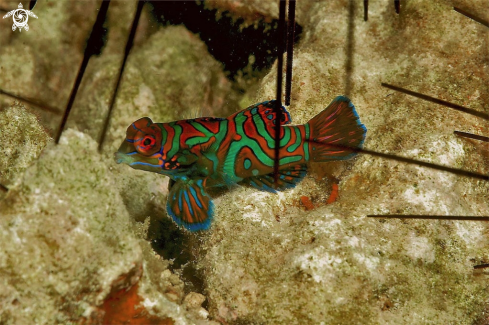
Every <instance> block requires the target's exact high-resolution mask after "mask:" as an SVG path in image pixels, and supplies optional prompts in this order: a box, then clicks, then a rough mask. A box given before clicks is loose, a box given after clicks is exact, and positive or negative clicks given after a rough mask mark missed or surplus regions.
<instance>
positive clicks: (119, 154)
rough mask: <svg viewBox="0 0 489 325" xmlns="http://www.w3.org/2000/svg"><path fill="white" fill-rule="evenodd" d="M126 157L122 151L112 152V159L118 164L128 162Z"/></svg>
mask: <svg viewBox="0 0 489 325" xmlns="http://www.w3.org/2000/svg"><path fill="white" fill-rule="evenodd" d="M128 158H129V157H128V156H127V155H126V154H123V153H122V152H119V151H117V152H116V153H114V160H115V162H116V163H118V164H129V161H128Z"/></svg>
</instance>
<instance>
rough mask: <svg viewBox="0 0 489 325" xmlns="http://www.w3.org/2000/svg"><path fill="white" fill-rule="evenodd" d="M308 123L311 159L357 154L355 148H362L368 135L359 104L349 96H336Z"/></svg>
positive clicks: (344, 157)
mask: <svg viewBox="0 0 489 325" xmlns="http://www.w3.org/2000/svg"><path fill="white" fill-rule="evenodd" d="M307 124H308V125H309V129H310V135H309V139H308V141H309V148H310V149H309V152H310V161H315V162H321V161H331V160H346V159H350V158H352V157H353V156H355V155H356V152H355V151H354V149H359V148H362V146H363V141H364V140H365V136H366V135H367V128H366V127H365V125H363V124H362V123H361V122H360V117H359V116H358V114H357V112H356V110H355V106H353V104H352V103H351V101H350V99H348V98H347V97H345V96H338V97H336V98H335V99H334V100H333V101H332V102H331V104H329V106H328V107H326V108H325V109H324V111H322V112H321V113H319V114H318V115H316V116H315V117H313V118H312V119H311V120H310V121H309V122H307ZM350 148H352V149H353V150H352V149H350Z"/></svg>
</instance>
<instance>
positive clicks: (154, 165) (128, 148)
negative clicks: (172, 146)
mask: <svg viewBox="0 0 489 325" xmlns="http://www.w3.org/2000/svg"><path fill="white" fill-rule="evenodd" d="M162 140H163V139H162V134H161V129H160V127H159V126H158V124H157V123H153V121H151V119H150V118H149V117H143V118H140V119H139V120H137V121H136V122H134V123H132V124H131V125H130V126H129V127H128V128H127V131H126V138H125V139H124V141H123V142H122V144H121V146H120V147H119V150H117V152H116V153H115V155H114V158H115V161H116V162H117V163H118V164H121V163H122V164H126V165H129V166H130V167H132V168H134V169H140V170H146V171H150V172H154V173H161V171H162V167H163V164H164V160H163V158H162Z"/></svg>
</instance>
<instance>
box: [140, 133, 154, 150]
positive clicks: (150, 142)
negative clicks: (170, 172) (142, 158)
mask: <svg viewBox="0 0 489 325" xmlns="http://www.w3.org/2000/svg"><path fill="white" fill-rule="evenodd" d="M155 143H156V140H155V138H153V137H152V136H150V135H147V136H145V137H144V138H143V140H142V141H141V146H140V148H141V150H143V151H148V150H149V149H151V148H152V147H153V146H154V145H155Z"/></svg>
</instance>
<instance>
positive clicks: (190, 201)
mask: <svg viewBox="0 0 489 325" xmlns="http://www.w3.org/2000/svg"><path fill="white" fill-rule="evenodd" d="M166 209H167V212H168V214H169V215H170V216H171V217H172V219H173V220H174V221H175V222H176V223H177V224H178V225H179V226H183V227H185V228H186V229H187V230H190V231H198V230H206V229H209V227H210V225H211V220H212V214H213V212H214V204H213V203H212V200H211V198H210V196H209V195H208V194H207V193H206V192H205V191H204V187H203V180H202V179H199V180H190V181H183V180H178V181H177V182H176V183H175V184H174V185H173V186H172V188H171V190H170V193H169V194H168V201H167V202H166Z"/></svg>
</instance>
